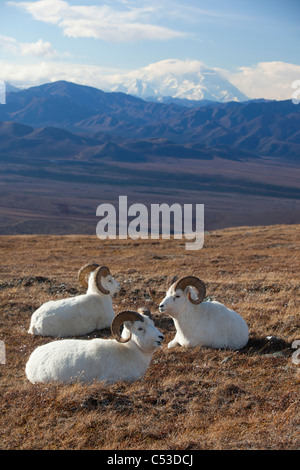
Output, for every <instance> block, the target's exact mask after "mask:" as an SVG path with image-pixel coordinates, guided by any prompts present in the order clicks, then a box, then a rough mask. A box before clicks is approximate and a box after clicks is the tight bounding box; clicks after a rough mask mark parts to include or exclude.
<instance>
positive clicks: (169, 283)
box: [167, 275, 178, 290]
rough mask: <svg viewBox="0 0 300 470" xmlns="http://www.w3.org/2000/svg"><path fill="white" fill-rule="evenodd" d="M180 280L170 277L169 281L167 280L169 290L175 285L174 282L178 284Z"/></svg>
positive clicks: (176, 277)
mask: <svg viewBox="0 0 300 470" xmlns="http://www.w3.org/2000/svg"><path fill="white" fill-rule="evenodd" d="M177 279H178V276H173V275H171V276H169V277H168V279H167V290H169V289H170V287H171V286H172V285H173V284H174V282H176V281H177Z"/></svg>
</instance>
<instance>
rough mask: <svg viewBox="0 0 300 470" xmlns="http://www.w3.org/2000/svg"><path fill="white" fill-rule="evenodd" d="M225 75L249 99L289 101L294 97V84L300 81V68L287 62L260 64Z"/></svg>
mask: <svg viewBox="0 0 300 470" xmlns="http://www.w3.org/2000/svg"><path fill="white" fill-rule="evenodd" d="M223 73H224V75H225V76H226V77H227V78H228V80H230V81H231V83H233V84H234V85H235V86H236V87H237V88H238V89H239V90H241V91H242V92H243V93H244V94H245V95H246V96H248V97H249V98H265V99H275V100H287V99H291V97H292V92H293V90H292V83H293V81H294V80H297V79H300V66H299V65H295V64H289V63H286V62H278V61H276V62H259V63H258V64H256V65H253V66H252V67H240V68H238V69H237V71H236V72H228V71H223Z"/></svg>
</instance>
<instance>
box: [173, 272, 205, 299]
mask: <svg viewBox="0 0 300 470" xmlns="http://www.w3.org/2000/svg"><path fill="white" fill-rule="evenodd" d="M187 286H193V287H195V288H196V289H197V290H198V298H197V299H196V300H194V299H192V297H191V294H190V292H189V293H188V299H189V301H190V302H191V303H192V304H195V305H199V304H201V302H203V299H204V298H205V295H206V287H205V284H204V282H203V281H201V279H199V278H198V277H195V276H186V277H182V278H181V279H179V281H177V282H176V284H175V286H174V291H175V290H176V289H182V290H184V289H185V288H186V287H187Z"/></svg>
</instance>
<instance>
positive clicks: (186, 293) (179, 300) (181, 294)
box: [159, 276, 206, 317]
mask: <svg viewBox="0 0 300 470" xmlns="http://www.w3.org/2000/svg"><path fill="white" fill-rule="evenodd" d="M191 288H193V289H191ZM194 289H195V290H197V292H198V294H197V297H196V298H194V297H195V295H194V292H195V291H194ZM205 294H206V289H205V284H204V282H203V281H201V279H199V278H197V277H195V276H185V277H182V278H181V279H179V280H178V281H176V282H175V283H174V284H172V286H171V287H170V288H169V290H168V291H167V293H166V296H165V298H164V299H163V300H162V302H161V303H160V305H159V311H160V312H161V313H163V312H166V313H167V314H169V315H170V316H172V317H178V315H180V314H181V313H182V312H183V311H185V310H186V308H187V302H188V303H191V304H193V305H199V304H201V302H203V300H204V298H205ZM192 295H193V296H192Z"/></svg>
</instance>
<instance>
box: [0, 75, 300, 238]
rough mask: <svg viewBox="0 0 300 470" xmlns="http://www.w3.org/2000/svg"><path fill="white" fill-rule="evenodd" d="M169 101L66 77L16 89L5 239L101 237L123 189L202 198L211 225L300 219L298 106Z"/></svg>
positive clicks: (0, 123)
mask: <svg viewBox="0 0 300 470" xmlns="http://www.w3.org/2000/svg"><path fill="white" fill-rule="evenodd" d="M165 101H166V102H165V103H161V102H156V101H155V100H152V101H145V100H143V99H141V98H137V97H135V96H131V95H128V94H126V93H122V92H110V93H106V92H103V91H101V90H98V89H95V88H92V87H87V86H82V85H77V84H74V83H69V82H63V81H59V82H54V83H48V84H44V85H40V86H36V87H32V88H28V89H24V90H19V91H16V90H14V91H10V92H7V96H6V104H5V105H1V106H0V216H1V218H0V234H1V233H32V231H35V232H36V233H76V232H77V233H94V230H95V224H96V221H95V209H96V207H97V203H100V201H101V200H106V201H111V202H115V200H116V192H118V194H121V193H122V194H127V195H128V197H129V198H130V197H131V198H132V200H133V201H137V200H138V201H140V202H144V203H152V202H153V201H155V202H178V200H180V201H182V203H183V202H184V203H191V202H195V201H198V202H199V203H204V204H205V207H206V212H205V218H206V219H205V220H206V228H207V229H210V228H221V227H226V226H233V225H257V224H261V223H294V222H299V221H300V220H299V216H298V215H297V214H298V213H300V210H297V207H298V205H299V199H300V189H299V172H300V165H299V155H300V106H297V105H294V104H293V103H292V102H291V101H265V100H254V101H244V102H236V101H232V102H226V103H219V102H215V101H207V100H203V101H197V100H194V101H190V100H189V102H188V103H187V102H186V100H183V99H179V98H178V99H176V100H174V99H173V98H170V99H168V100H167V99H165ZM299 209H300V208H299ZM49 220H50V221H51V222H49Z"/></svg>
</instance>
